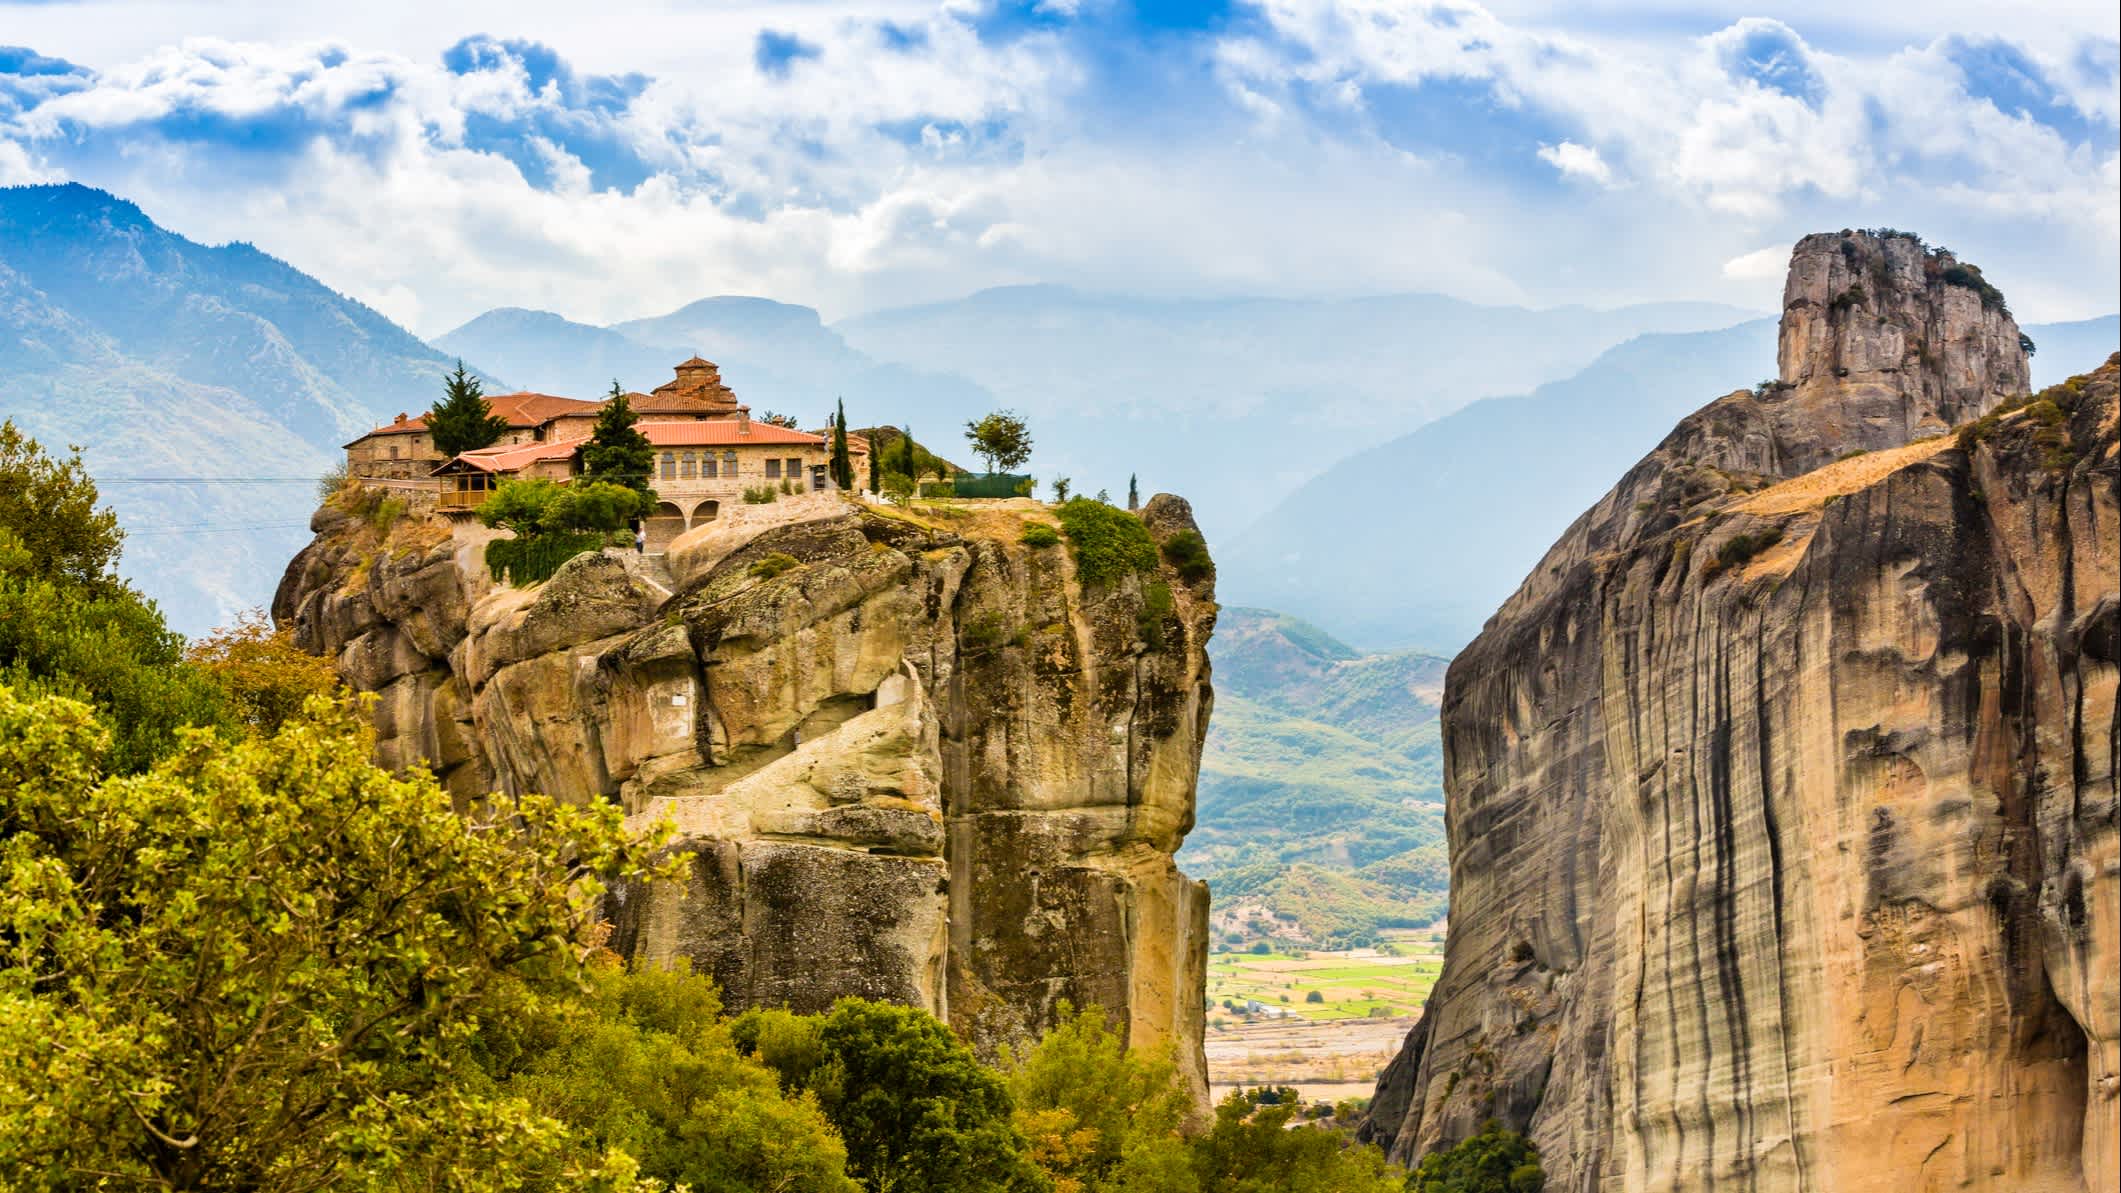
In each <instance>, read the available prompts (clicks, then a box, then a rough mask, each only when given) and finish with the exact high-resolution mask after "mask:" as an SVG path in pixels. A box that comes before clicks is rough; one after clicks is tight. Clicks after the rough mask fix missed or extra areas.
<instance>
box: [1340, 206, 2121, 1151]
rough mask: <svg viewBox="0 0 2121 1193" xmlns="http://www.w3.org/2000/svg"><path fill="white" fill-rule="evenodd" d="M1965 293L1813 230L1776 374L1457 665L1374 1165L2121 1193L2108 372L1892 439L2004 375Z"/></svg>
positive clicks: (1969, 399)
mask: <svg viewBox="0 0 2121 1193" xmlns="http://www.w3.org/2000/svg"><path fill="white" fill-rule="evenodd" d="M1844 246H1846V247H1844ZM1959 269H1960V267H1959V266H1958V265H1957V263H1956V262H1951V261H1950V260H1949V258H1939V257H1937V256H1935V255H1930V254H1924V253H1923V252H1922V251H1921V249H1920V248H1919V246H1918V245H1916V244H1915V243H1914V242H1912V241H1903V240H1899V239H1898V238H1890V239H1886V240H1883V241H1881V240H1878V239H1874V238H1872V237H1869V236H1865V235H1860V234H1859V235H1853V236H1829V237H1818V236H1814V237H1807V238H1806V239H1805V240H1804V241H1803V242H1801V243H1800V244H1799V245H1798V246H1797V250H1796V256H1795V259H1794V261H1793V263H1792V269H1791V280H1790V285H1789V288H1788V289H1787V291H1786V294H1785V311H1784V316H1783V324H1782V346H1781V354H1780V355H1781V362H1782V368H1783V377H1782V384H1780V385H1777V386H1774V387H1769V388H1765V389H1763V390H1762V391H1759V392H1751V393H1748V392H1741V393H1737V394H1732V395H1730V396H1728V397H1726V398H1723V399H1720V400H1719V401H1716V402H1714V403H1711V404H1710V405H1708V406H1707V407H1704V408H1703V409H1702V410H1701V411H1699V412H1697V413H1696V414H1694V415H1692V416H1690V417H1689V418H1687V419H1686V420H1684V421H1683V422H1682V423H1681V424H1680V425H1679V426H1678V427H1677V428H1676V429H1675V430H1674V431H1673V432H1672V434H1671V435H1670V436H1669V437H1668V438H1667V439H1666V440H1665V441H1664V443H1663V444H1661V445H1660V446H1659V447H1658V449H1657V450H1656V451H1654V452H1653V453H1652V454H1651V455H1650V456H1649V457H1647V458H1645V459H1644V460H1643V461H1642V462H1641V463H1640V464H1639V465H1637V466H1636V467H1635V468H1634V469H1633V470H1631V471H1630V472H1629V473H1628V475H1627V476H1626V477H1624V478H1623V479H1622V480H1621V482H1620V483H1619V485H1617V486H1616V487H1615V488H1614V490H1613V491H1612V492H1611V493H1609V494H1608V495H1607V497H1606V498H1605V499H1604V500H1602V501H1601V502H1600V503H1599V504H1598V505H1597V506H1595V507H1594V508H1593V509H1592V510H1590V511H1588V512H1587V513H1586V514H1585V515H1584V516H1583V517H1582V518H1581V519H1579V520H1578V521H1577V523H1576V524H1575V525H1574V526H1572V527H1571V528H1570V530H1569V531H1568V533H1567V534H1566V535H1565V536H1564V537H1563V539H1562V540H1561V541H1560V542H1558V543H1557V544H1556V545H1555V546H1554V548H1553V549H1552V550H1551V551H1550V552H1549V554H1548V555H1547V557H1546V558H1545V559H1544V560H1543V561H1542V562H1541V564H1540V566H1539V568H1538V569H1537V570H1535V571H1534V573H1533V574H1532V575H1531V576H1530V577H1529V578H1528V579H1527V580H1526V581H1525V583H1524V585H1523V587H1522V588H1521V589H1520V590H1519V591H1518V592H1517V593H1516V595H1514V596H1513V597H1512V598H1511V599H1510V600H1509V602H1508V603H1506V604H1505V605H1504V607H1503V608H1502V610H1501V611H1500V612H1498V613H1497V615H1496V616H1495V618H1494V619H1492V620H1491V621H1490V622H1489V624H1488V626H1487V628H1486V630H1485V631H1484V632H1483V633H1482V635H1481V636H1480V638H1479V639H1478V640H1477V641H1476V642H1475V643H1474V644H1473V645H1472V646H1470V647H1469V648H1467V650H1466V651H1465V652H1464V653H1463V654H1461V655H1460V656H1459V657H1458V658H1457V659H1456V660H1455V661H1454V662H1453V664H1452V666H1451V670H1450V674H1449V678H1448V681H1447V690H1446V695H1445V701H1444V707H1443V720H1444V737H1445V756H1446V762H1445V768H1446V779H1445V782H1446V789H1447V792H1448V804H1449V811H1448V813H1447V816H1448V828H1449V832H1450V840H1451V849H1452V915H1451V927H1450V939H1449V943H1448V946H1447V958H1446V961H1445V966H1444V972H1443V976H1442V978H1441V980H1440V982H1439V984H1438V986H1437V988H1436V991H1435V993H1434V994H1433V995H1432V997H1431V999H1430V1001H1429V1004H1428V1008H1427V1011H1426V1013H1425V1015H1424V1017H1423V1019H1422V1021H1421V1023H1420V1024H1419V1026H1418V1027H1417V1028H1416V1030H1415V1032H1414V1033H1413V1034H1412V1035H1411V1036H1410V1038H1409V1040H1408V1042H1407V1045H1406V1047H1405V1049H1404V1050H1403V1051H1402V1052H1401V1054H1400V1055H1399V1056H1398V1057H1397V1058H1396V1059H1395V1060H1394V1061H1393V1063H1392V1065H1391V1066H1390V1067H1389V1068H1388V1069H1387V1071H1386V1072H1385V1074H1384V1075H1383V1077H1382V1078H1381V1080H1380V1083H1379V1086H1378V1091H1377V1096H1376V1099H1375V1102H1374V1104H1373V1107H1372V1117H1371V1119H1370V1121H1369V1123H1368V1124H1367V1126H1366V1128H1365V1130H1366V1132H1367V1134H1368V1135H1369V1136H1370V1137H1371V1138H1374V1139H1376V1140H1378V1141H1379V1142H1381V1143H1384V1144H1385V1145H1386V1146H1387V1147H1388V1149H1389V1150H1390V1151H1391V1153H1392V1154H1393V1155H1394V1156H1395V1157H1398V1158H1401V1159H1412V1158H1415V1157H1418V1156H1419V1155H1420V1154H1422V1153H1423V1152H1425V1151H1427V1150H1428V1149H1430V1148H1432V1147H1434V1146H1437V1145H1438V1144H1439V1143H1447V1142H1450V1141H1453V1140H1456V1139H1458V1138H1460V1137H1463V1136H1464V1135H1466V1134H1469V1133H1471V1132H1472V1131H1474V1130H1476V1129H1477V1128H1478V1126H1479V1124H1480V1123H1481V1122H1482V1121H1484V1120H1485V1119H1487V1118H1490V1117H1495V1118H1499V1119H1501V1120H1503V1121H1504V1122H1505V1123H1506V1124H1507V1125H1510V1126H1513V1127H1516V1128H1519V1129H1523V1130H1526V1131H1528V1132H1529V1133H1530V1134H1531V1136H1532V1137H1533V1138H1534V1140H1535V1141H1536V1142H1537V1143H1538V1145H1539V1146H1540V1148H1541V1151H1542V1155H1543V1158H1544V1161H1545V1165H1546V1171H1547V1173H1548V1185H1547V1187H1548V1188H1549V1189H1552V1190H1593V1189H1598V1190H1605V1189H1612V1190H1620V1189H1626V1190H1682V1189H1685V1190H1695V1189H1713V1188H1744V1189H1758V1190H1835V1191H1852V1190H1853V1191H1863V1190H1879V1191H1881V1193H1882V1191H1884V1190H1896V1191H1897V1190H1928V1189H1962V1188H1986V1189H2013V1190H2017V1189H2032V1190H2039V1189H2054V1190H2084V1189H2107V1188H2113V1187H2114V1186H2115V1183H2116V1180H2117V1179H2121V1178H2117V1168H2121V1156H2117V1144H2121V1129H2117V1123H2116V1115H2117V1111H2121V1101H2117V1098H2116V1094H2117V1083H2121V983H2117V979H2116V977H2115V974H2116V971H2117V966H2121V944H2117V932H2121V929H2117V925H2121V838H2117V830H2116V815H2117V793H2116V778H2115V764H2114V760H2115V755H2116V752H2117V743H2121V714H2117V711H2116V700H2115V693H2116V686H2117V671H2116V667H2117V661H2121V611H2117V598H2116V595H2115V594H2116V589H2117V570H2121V559H2117V554H2121V508H2117V497H2116V472H2117V467H2121V465H2117V461H2116V429H2115V418H2116V399H2115V393H2116V363H2115V362H2114V361H2109V362H2108V363H2107V364H2106V365H2105V366H2104V367H2103V368H2101V369H2099V370H2098V371H2097V372H2096V373H2094V374H2092V375H2090V376H2088V377H2085V378H2079V379H2077V380H2076V381H2074V382H2072V383H2071V384H2070V385H2069V386H2067V387H2057V390H2056V391H2055V392H2053V393H2052V394H2050V395H2048V400H2047V402H2046V403H2045V404H2041V403H2035V404H2033V405H2031V406H2030V407H2027V408H2025V409H2021V410H2016V411H2013V412H2011V413H2009V414H2006V415H2003V416H2001V417H1999V418H1994V419H1989V420H1984V421H1983V423H1982V424H1980V425H1979V426H1978V428H1977V429H1976V430H1975V431H1972V432H1969V433H1967V434H1965V435H1964V436H1941V437H1937V438H1927V439H1924V438H1921V437H1922V436H1925V435H1928V434H1929V433H1931V432H1933V431H1941V430H1942V429H1943V428H1944V427H1945V426H1946V425H1947V424H1949V423H1953V422H1962V421H1965V420H1966V419H1969V418H1972V417H1974V416H1975V415H1977V414H1979V413H1981V412H1982V411H1984V410H1988V409H1990V408H1992V407H1994V406H1995V405H1996V404H1997V402H1998V401H1999V400H2000V399H2002V398H2004V397H2005V396H2006V395H2008V394H2010V393H2012V392H2013V391H2022V389H2023V385H2024V378H2025V376H2026V373H2025V367H2024V360H2023V356H2022V353H2021V352H2020V351H2019V349H2018V346H2017V345H2018V341H2017V330H2016V328H2015V326H2014V325H2012V324H2011V322H2010V319H2009V316H2008V315H2007V314H2006V313H2005V312H2004V311H2003V310H2002V306H2001V301H2000V298H1991V299H1990V300H1989V301H1988V302H1986V303H1984V302H1983V297H1984V295H1983V292H1982V291H1981V290H1980V289H1979V288H1978V286H1977V285H1975V284H1969V283H1979V275H1978V274H1972V275H1969V274H1966V273H1963V272H1958V270H1959ZM1947 270H1951V271H1954V272H1952V274H1951V276H1950V277H1949V278H1947V277H1946V276H1945V273H1946V271H1947ZM1848 278H1854V279H1862V281H1861V284H1862V286H1863V287H1864V290H1863V292H1862V293H1861V294H1859V295H1858V296H1857V297H1856V298H1854V299H1851V300H1848V301H1842V302H1839V303H1838V305H1837V301H1836V300H1837V299H1839V298H1840V297H1841V295H1843V294H1846V292H1847V290H1846V288H1844V289H1841V290H1840V291H1839V292H1838V293H1837V291H1836V288H1837V287H1842V286H1844V279H1848ZM1851 284H1852V283H1851ZM1822 300H1823V301H1822ZM1844 369H1846V370H1847V373H1846V374H1845V375H1843V374H1842V373H1841V370H1844ZM1962 445H1963V446H1962ZM1866 448H1867V449H1870V450H1869V452H1868V453H1867V454H1861V455H1856V456H1854V457H1853V458H1848V459H1842V460H1839V462H1832V461H1834V460H1835V459H1836V457H1838V456H1840V455H1842V454H1843V453H1844V452H1846V451H1849V450H1851V449H1866ZM1822 462H1824V464H1823V466H1821V465H1822Z"/></svg>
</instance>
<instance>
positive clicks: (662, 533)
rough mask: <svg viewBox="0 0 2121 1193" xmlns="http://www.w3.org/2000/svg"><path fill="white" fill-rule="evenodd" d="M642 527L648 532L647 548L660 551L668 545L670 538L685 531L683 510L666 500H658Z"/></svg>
mask: <svg viewBox="0 0 2121 1193" xmlns="http://www.w3.org/2000/svg"><path fill="white" fill-rule="evenodd" d="M642 529H644V530H646V531H647V532H648V549H649V550H650V551H658V552H660V551H662V550H663V549H664V548H666V547H668V546H670V540H672V539H674V538H676V537H677V536H679V535H681V534H683V533H685V511H684V510H681V509H679V508H678V507H677V506H674V505H672V504H670V503H669V502H667V501H658V502H656V506H655V512H654V513H652V514H650V515H648V521H647V523H646V524H645V525H644V526H643V527H642Z"/></svg>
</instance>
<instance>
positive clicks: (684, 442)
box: [634, 418, 825, 447]
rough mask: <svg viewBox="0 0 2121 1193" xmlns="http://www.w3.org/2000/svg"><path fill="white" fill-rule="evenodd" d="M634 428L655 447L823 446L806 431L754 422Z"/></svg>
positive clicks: (711, 421)
mask: <svg viewBox="0 0 2121 1193" xmlns="http://www.w3.org/2000/svg"><path fill="white" fill-rule="evenodd" d="M740 425H748V427H749V431H748V433H739V430H738V428H739V426H740ZM634 428H635V429H636V430H638V431H640V433H641V434H643V435H646V436H648V442H650V443H653V444H655V445H656V446H657V447H744V446H746V445H755V446H762V447H763V446H767V445H772V444H788V445H791V446H798V445H799V446H802V447H819V446H822V445H823V444H824V442H825V440H824V438H823V437H822V436H818V435H812V434H810V433H809V432H807V431H791V430H789V429H788V428H786V427H777V426H774V425H773V424H772V423H767V422H759V421H758V420H756V419H749V420H738V419H734V418H710V419H702V420H700V421H698V422H639V423H635V424H634Z"/></svg>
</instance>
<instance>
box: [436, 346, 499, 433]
mask: <svg viewBox="0 0 2121 1193" xmlns="http://www.w3.org/2000/svg"><path fill="white" fill-rule="evenodd" d="M507 430H508V420H507V419H505V418H502V417H501V416H499V415H497V414H495V413H494V412H493V406H492V404H491V403H489V402H487V400H486V395H485V392H484V391H483V390H482V389H481V387H480V385H479V379H478V378H477V377H474V376H472V375H471V374H470V372H468V371H467V370H466V369H465V368H464V362H463V361H462V360H459V361H457V371H456V372H454V373H451V374H450V375H449V376H447V377H445V378H443V379H442V400H441V401H440V402H439V403H437V404H436V405H435V408H434V409H433V410H430V411H428V412H427V433H428V434H429V435H430V436H432V437H433V439H434V445H435V450H436V451H438V452H440V453H442V454H443V455H445V456H451V457H454V456H455V455H457V454H458V453H459V452H468V451H476V450H478V449H479V448H482V447H490V446H492V444H493V443H494V441H495V440H498V439H499V438H500V437H501V436H502V435H503V434H505V433H506V432H507Z"/></svg>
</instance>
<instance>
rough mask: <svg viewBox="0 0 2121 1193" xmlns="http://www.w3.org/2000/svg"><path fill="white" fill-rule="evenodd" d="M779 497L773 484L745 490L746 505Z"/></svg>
mask: <svg viewBox="0 0 2121 1193" xmlns="http://www.w3.org/2000/svg"><path fill="white" fill-rule="evenodd" d="M887 487H888V486H887ZM779 499H780V494H779V493H777V492H775V491H774V488H773V486H772V485H759V486H756V487H754V488H749V489H745V490H744V504H745V505H772V504H773V503H774V502H775V501H777V500H779Z"/></svg>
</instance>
